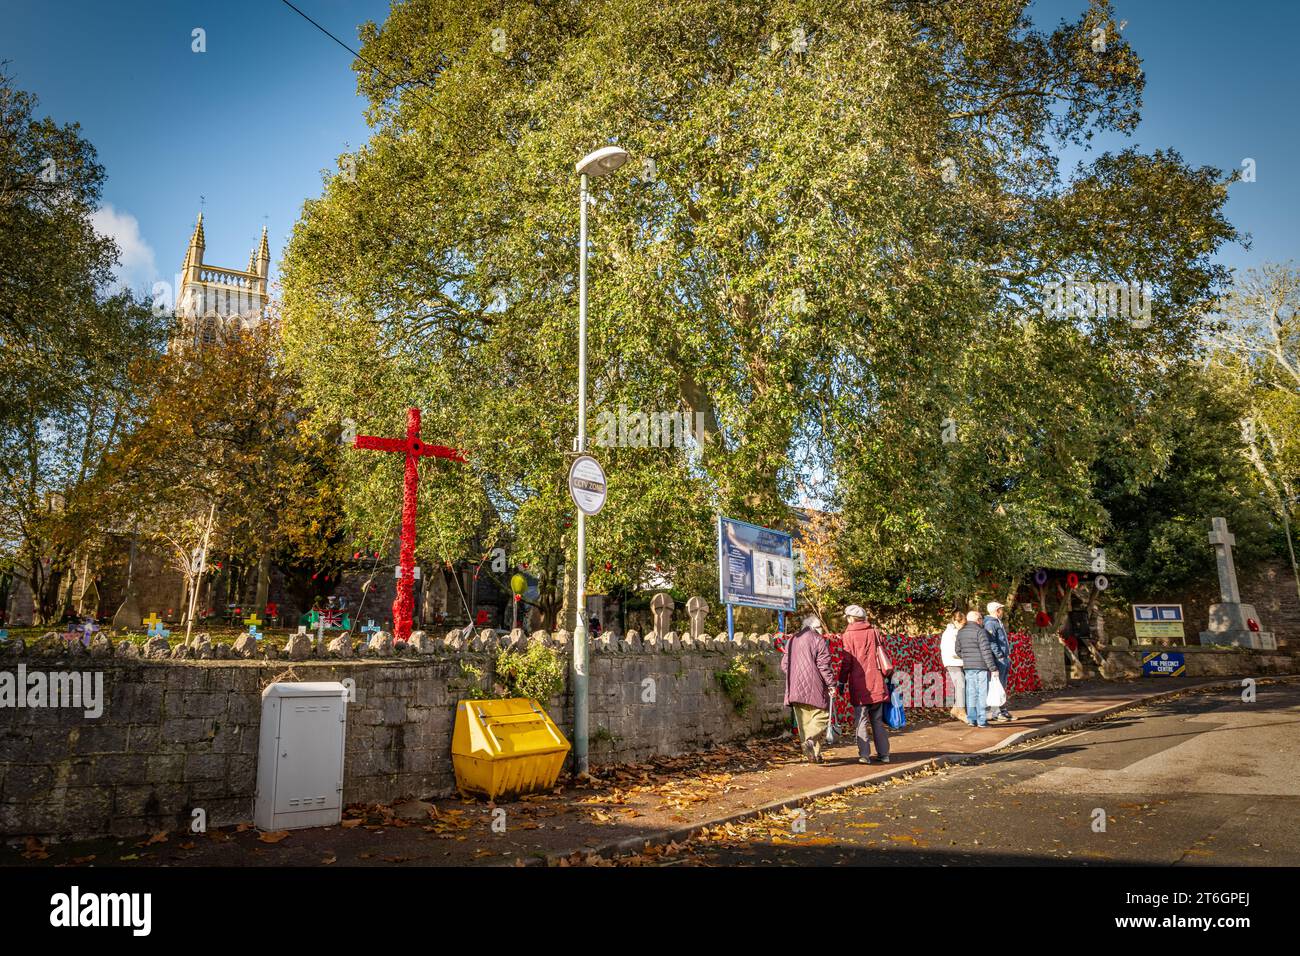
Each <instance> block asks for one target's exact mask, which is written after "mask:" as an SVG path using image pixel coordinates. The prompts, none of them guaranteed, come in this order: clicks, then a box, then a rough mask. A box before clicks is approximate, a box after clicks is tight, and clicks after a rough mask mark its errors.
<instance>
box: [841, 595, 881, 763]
mask: <svg viewBox="0 0 1300 956" xmlns="http://www.w3.org/2000/svg"><path fill="white" fill-rule="evenodd" d="M844 616H845V617H846V618H848V621H849V625H848V627H847V628H845V630H844V633H843V634H842V635H841V640H842V641H843V642H844V659H843V661H842V662H841V663H840V680H842V681H847V682H848V696H849V703H851V704H852V705H853V707H854V716H855V717H856V718H857V725H858V728H857V737H858V763H889V730H888V728H886V727H885V717H884V712H885V702H886V701H887V700H889V687H888V685H887V684H886V683H885V674H884V672H883V671H882V670H881V669H880V647H881V642H882V638H881V636H880V632H879V631H877V630H876V629H875V628H874V627H872V626H871V625H870V624H869V623H867V612H866V611H865V610H864V609H863V608H862V607H861V605H858V604H850V605H849V606H848V607H846V608H845V609H844ZM868 726H870V728H871V741H870V742H868V740H867V728H868ZM872 743H874V744H875V745H876V756H875V757H872V756H871V744H872Z"/></svg>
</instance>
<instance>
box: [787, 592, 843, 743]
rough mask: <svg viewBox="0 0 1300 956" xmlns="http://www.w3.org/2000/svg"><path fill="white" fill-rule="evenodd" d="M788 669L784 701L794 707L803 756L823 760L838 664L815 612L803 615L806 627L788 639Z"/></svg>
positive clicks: (788, 705)
mask: <svg viewBox="0 0 1300 956" xmlns="http://www.w3.org/2000/svg"><path fill="white" fill-rule="evenodd" d="M781 670H782V671H783V672H785V705H786V706H787V707H793V708H794V718H795V722H796V723H797V724H798V726H799V737H800V739H801V740H802V741H803V753H804V757H805V758H806V759H807V760H808V762H809V763H821V762H822V741H823V739H824V738H825V737H826V730H827V728H828V727H830V720H831V715H830V707H831V704H832V703H833V702H834V700H835V694H836V691H835V680H836V674H835V668H834V667H832V666H831V649H830V645H829V644H827V643H826V638H825V637H823V636H822V622H821V621H820V620H819V619H818V618H817V615H815V614H809V615H808V616H807V617H805V618H804V619H803V629H802V630H800V631H799V633H798V634H796V635H794V636H793V637H791V638H790V640H789V641H788V642H787V643H786V646H785V653H784V654H783V655H781Z"/></svg>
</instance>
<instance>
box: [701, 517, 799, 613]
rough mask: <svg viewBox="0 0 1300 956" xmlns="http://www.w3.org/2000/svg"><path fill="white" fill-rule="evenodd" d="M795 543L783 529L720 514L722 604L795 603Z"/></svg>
mask: <svg viewBox="0 0 1300 956" xmlns="http://www.w3.org/2000/svg"><path fill="white" fill-rule="evenodd" d="M794 591H795V581H794V547H793V541H792V538H791V536H790V535H788V534H786V533H785V532H784V531H774V530H772V529H771V528H760V527H759V526H758V525H755V524H749V523H748V522H746V521H737V520H736V519H735V518H724V517H722V516H721V515H719V516H718V594H719V597H720V598H721V600H722V603H723V604H744V605H746V606H748V607H761V608H767V609H768V610H770V611H793V610H794V607H795V594H794Z"/></svg>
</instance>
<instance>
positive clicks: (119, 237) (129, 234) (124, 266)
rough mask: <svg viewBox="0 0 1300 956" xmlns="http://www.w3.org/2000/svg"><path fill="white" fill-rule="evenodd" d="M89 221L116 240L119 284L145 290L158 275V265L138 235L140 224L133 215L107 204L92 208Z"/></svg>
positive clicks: (97, 230) (149, 249)
mask: <svg viewBox="0 0 1300 956" xmlns="http://www.w3.org/2000/svg"><path fill="white" fill-rule="evenodd" d="M90 222H91V225H93V226H94V227H95V231H96V232H97V233H99V234H100V235H101V236H107V237H108V238H110V239H112V240H113V241H114V242H115V243H117V251H118V255H119V259H118V264H117V284H118V287H119V288H120V287H122V286H125V287H127V288H130V289H134V290H136V291H137V292H139V291H141V290H148V289H149V288H150V286H151V285H152V284H153V282H154V280H155V279H156V278H157V276H158V266H157V263H156V262H155V261H154V253H153V248H152V247H151V246H150V245H149V243H147V242H145V241H144V237H143V236H141V235H140V223H139V221H138V220H137V219H136V218H135V216H132V215H131V214H130V213H127V212H118V211H117V210H116V209H114V208H113V207H112V205H106V206H103V207H102V208H100V209H96V210H95V212H94V213H93V214H92V215H91V217H90Z"/></svg>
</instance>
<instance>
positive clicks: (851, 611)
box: [844, 604, 867, 621]
mask: <svg viewBox="0 0 1300 956" xmlns="http://www.w3.org/2000/svg"><path fill="white" fill-rule="evenodd" d="M844 616H845V617H858V618H861V619H862V620H864V621H865V620H866V619H867V612H866V611H864V610H863V609H862V605H861V604H850V605H849V606H848V607H846V608H845V609H844Z"/></svg>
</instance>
